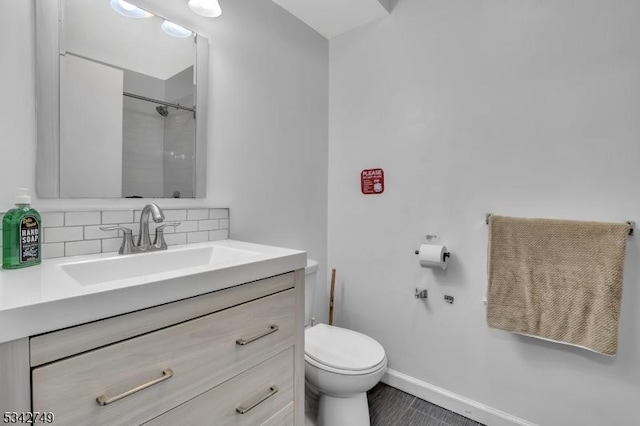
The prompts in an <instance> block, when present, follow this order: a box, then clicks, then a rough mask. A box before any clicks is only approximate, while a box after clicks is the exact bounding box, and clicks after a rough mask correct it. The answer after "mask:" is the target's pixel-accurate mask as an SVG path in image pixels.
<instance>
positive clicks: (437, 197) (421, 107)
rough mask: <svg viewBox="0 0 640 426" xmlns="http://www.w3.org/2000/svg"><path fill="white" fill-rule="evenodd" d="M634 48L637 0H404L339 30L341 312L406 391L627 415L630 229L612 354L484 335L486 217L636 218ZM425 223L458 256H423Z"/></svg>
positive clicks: (632, 394) (634, 276)
mask: <svg viewBox="0 0 640 426" xmlns="http://www.w3.org/2000/svg"><path fill="white" fill-rule="evenodd" d="M638 40H640V2H636V1H625V0H613V1H600V0H580V1H578V0H559V1H553V2H540V1H534V0H521V1H515V2H514V1H504V0H483V1H459V0H456V1H450V0H429V1H425V0H400V1H398V2H397V4H396V6H395V8H394V10H393V12H392V14H391V15H390V16H389V17H388V18H385V19H383V20H382V21H379V22H377V23H374V24H371V25H368V26H366V27H364V28H361V29H358V30H356V31H354V32H351V33H348V34H346V35H344V36H342V37H338V38H336V39H333V40H332V41H331V44H330V64H331V67H330V75H331V80H330V143H329V154H330V155H329V199H330V202H329V261H330V263H331V264H332V265H335V266H336V268H337V269H338V276H339V283H338V288H339V291H338V298H337V300H336V306H337V309H338V312H337V313H336V320H337V323H338V325H344V326H347V327H352V328H354V329H356V330H361V331H363V332H366V333H367V334H370V335H371V336H373V337H375V338H376V339H378V340H379V341H380V342H381V343H382V345H383V346H384V347H385V349H386V350H387V354H388V357H389V367H390V368H391V369H392V370H395V372H397V373H401V374H404V375H406V376H404V377H403V376H400V375H395V376H394V378H396V379H397V378H400V380H399V382H400V383H402V384H404V385H406V386H408V387H411V388H412V389H414V390H416V389H417V390H418V391H420V392H424V394H425V395H428V396H429V397H430V398H436V399H437V398H439V399H442V400H443V401H445V402H446V403H447V404H448V405H449V406H454V407H458V408H459V407H463V414H467V415H469V414H468V413H465V411H464V410H465V409H469V410H470V412H480V411H482V410H484V409H485V408H486V407H482V406H481V405H480V404H486V405H487V406H489V407H493V408H495V409H497V410H501V411H503V412H506V413H509V414H510V415H514V416H517V417H520V418H522V419H525V420H527V421H530V422H533V423H536V424H540V425H578V424H579V425H591V426H599V425H604V424H616V425H628V424H636V423H637V422H638V414H637V412H636V410H635V408H634V407H635V404H637V401H638V400H640V364H639V363H638V359H639V356H640V338H639V337H638V336H640V328H639V327H640V326H639V324H640V309H638V303H640V290H639V284H640V282H639V281H640V279H639V275H638V268H637V265H638V261H637V259H638V246H639V239H638V237H630V238H629V240H628V252H627V260H626V270H625V281H624V295H623V298H622V299H623V300H622V312H621V319H620V347H619V353H618V355H617V356H616V357H613V358H610V357H606V356H602V355H596V354H593V353H590V352H587V351H585V350H581V349H577V348H572V347H567V346H563V345H560V344H556V343H550V342H545V341H541V340H536V339H532V338H527V337H522V336H516V335H513V334H510V333H506V332H502V331H498V330H492V329H488V328H487V326H486V322H485V306H484V304H483V303H482V299H483V298H484V295H485V289H486V285H487V279H486V244H487V231H488V229H487V226H486V225H485V213H490V212H493V213H495V214H501V215H513V216H523V217H549V218H559V219H562V218H566V219H591V220H603V221H615V222H623V221H625V220H636V221H638V220H639V217H640V216H639V215H640V199H639V198H638V197H637V196H636V194H638V188H637V185H638V183H639V182H640V167H638V164H640V143H639V141H640V120H638V117H640V78H639V76H640V43H638ZM374 167H381V168H383V169H384V171H385V183H386V188H385V192H384V193H383V194H382V195H379V196H373V195H372V196H363V195H361V194H360V186H359V173H360V171H361V170H362V169H367V168H374ZM425 234H437V235H439V236H440V239H441V241H442V242H443V243H445V244H447V245H448V247H449V249H450V250H451V252H452V253H453V255H452V256H453V257H452V259H451V262H450V264H449V269H448V270H447V271H446V273H443V272H442V271H440V272H438V271H431V270H426V269H422V268H420V267H419V265H418V262H417V260H416V256H414V254H413V252H414V250H415V249H416V248H417V247H418V245H419V244H420V241H421V238H422V237H424V235H425ZM417 286H425V287H427V288H428V290H429V299H428V300H427V301H426V302H423V301H419V300H416V299H414V297H413V292H414V287H417ZM445 294H450V295H453V296H454V297H455V303H454V304H453V305H449V304H447V303H445V302H444V301H443V297H444V295H445ZM452 394H453V395H452ZM464 398H468V399H470V400H472V401H475V402H476V403H479V404H476V405H475V406H470V405H468V404H467V402H468V401H466V400H465V399H464ZM484 413H485V414H486V410H485V412H484ZM488 418H489V419H490V422H489V424H512V423H498V420H497V418H496V417H495V416H494V417H491V416H490V417H488Z"/></svg>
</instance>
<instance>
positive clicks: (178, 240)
mask: <svg viewBox="0 0 640 426" xmlns="http://www.w3.org/2000/svg"><path fill="white" fill-rule="evenodd" d="M164 240H165V241H166V243H167V245H169V246H172V245H176V244H187V234H185V233H176V234H168V235H165V236H164Z"/></svg>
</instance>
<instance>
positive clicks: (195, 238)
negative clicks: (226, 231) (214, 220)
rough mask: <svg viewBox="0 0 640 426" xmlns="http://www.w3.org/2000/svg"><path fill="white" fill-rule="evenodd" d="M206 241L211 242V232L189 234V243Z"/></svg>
mask: <svg viewBox="0 0 640 426" xmlns="http://www.w3.org/2000/svg"><path fill="white" fill-rule="evenodd" d="M204 241H209V232H207V231H198V232H189V233H187V243H202V242H204Z"/></svg>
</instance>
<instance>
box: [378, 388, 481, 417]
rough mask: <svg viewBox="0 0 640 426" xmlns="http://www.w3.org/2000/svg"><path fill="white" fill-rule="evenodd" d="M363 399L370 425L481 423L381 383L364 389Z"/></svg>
mask: <svg viewBox="0 0 640 426" xmlns="http://www.w3.org/2000/svg"><path fill="white" fill-rule="evenodd" d="M367 398H368V399H369V414H370V415H371V426H483V425H482V424H480V423H478V422H476V421H474V420H471V419H468V418H466V417H463V416H461V415H459V414H456V413H453V412H451V411H448V410H445V409H444V408H442V407H438V406H437V405H434V404H431V403H430V402H427V401H424V400H422V399H420V398H416V397H415V396H413V395H409V394H408V393H404V392H402V391H400V390H398V389H396V388H393V387H391V386H387V385H385V384H384V383H378V384H377V385H376V386H375V387H374V388H373V389H371V390H370V391H369V392H367Z"/></svg>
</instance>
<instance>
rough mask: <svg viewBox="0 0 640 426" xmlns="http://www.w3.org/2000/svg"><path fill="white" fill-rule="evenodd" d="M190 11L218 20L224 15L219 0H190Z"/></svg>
mask: <svg viewBox="0 0 640 426" xmlns="http://www.w3.org/2000/svg"><path fill="white" fill-rule="evenodd" d="M189 9H191V10H193V11H194V12H195V13H197V14H198V15H200V16H206V17H207V18H217V17H218V16H220V15H222V9H221V8H220V3H218V0H189Z"/></svg>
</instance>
